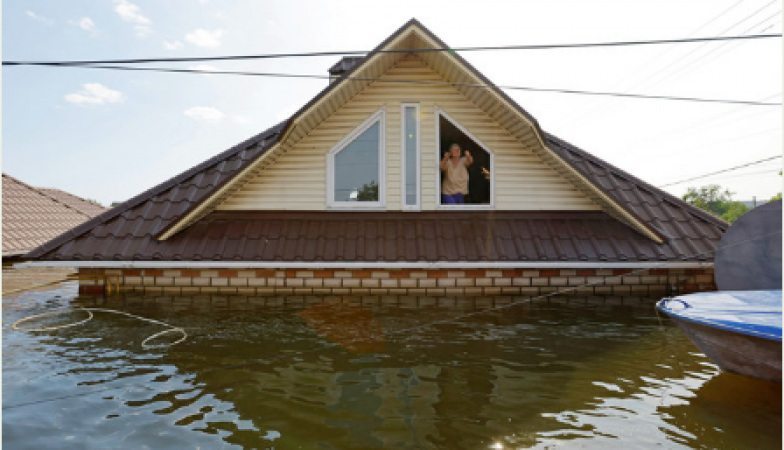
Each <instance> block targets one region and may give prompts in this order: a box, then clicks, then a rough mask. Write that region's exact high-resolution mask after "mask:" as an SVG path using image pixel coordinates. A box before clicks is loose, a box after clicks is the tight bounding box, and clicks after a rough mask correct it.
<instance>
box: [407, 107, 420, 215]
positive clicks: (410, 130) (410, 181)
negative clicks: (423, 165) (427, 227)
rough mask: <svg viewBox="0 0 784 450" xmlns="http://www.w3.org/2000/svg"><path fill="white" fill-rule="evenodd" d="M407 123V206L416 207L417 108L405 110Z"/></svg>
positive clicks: (417, 181)
mask: <svg viewBox="0 0 784 450" xmlns="http://www.w3.org/2000/svg"><path fill="white" fill-rule="evenodd" d="M403 120H404V122H405V139H404V141H405V142H404V145H405V152H406V157H405V160H406V161H405V162H406V167H405V176H406V180H405V183H406V200H405V201H406V205H408V206H416V205H417V204H418V203H419V201H418V198H417V197H418V196H417V191H418V183H419V179H418V176H417V175H418V174H417V160H418V159H419V149H418V148H417V143H418V141H419V140H418V136H417V123H416V120H417V117H416V108H414V107H406V108H405V110H404V118H403Z"/></svg>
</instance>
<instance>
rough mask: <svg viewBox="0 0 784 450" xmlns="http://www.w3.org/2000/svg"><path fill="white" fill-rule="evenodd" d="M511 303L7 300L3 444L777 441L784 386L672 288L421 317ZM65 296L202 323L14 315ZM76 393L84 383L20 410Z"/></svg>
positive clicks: (65, 292) (763, 444)
mask: <svg viewBox="0 0 784 450" xmlns="http://www.w3.org/2000/svg"><path fill="white" fill-rule="evenodd" d="M55 295H60V298H59V299H58V298H55V297H54V296H55ZM509 301H510V299H508V298H494V299H478V300H476V301H474V300H465V299H464V300H455V299H421V298H420V299H409V298H394V299H393V298H384V299H381V298H364V299H362V298H352V299H321V298H303V297H293V298H288V299H279V298H267V299H265V298H252V297H227V296H220V297H219V296H212V297H208V296H193V297H184V296H178V297H145V296H125V297H122V298H119V299H114V300H103V299H89V298H78V297H76V296H75V294H74V292H73V289H72V288H70V287H67V288H65V289H61V290H59V291H53V292H49V293H40V292H39V293H25V294H23V295H19V296H16V297H12V298H6V299H4V325H5V328H4V339H3V350H4V357H3V369H4V370H3V394H4V400H3V401H4V408H6V409H5V410H4V411H3V441H4V444H6V445H8V446H9V447H11V448H51V447H59V448H63V447H64V448H68V446H72V447H73V448H129V447H141V446H145V445H146V446H149V447H150V448H196V447H201V448H222V446H225V447H227V448H228V447H238V448H242V447H245V448H273V447H274V448H299V447H302V448H313V447H318V448H449V449H461V448H465V449H473V448H484V449H486V448H491V446H495V447H498V448H519V447H548V446H552V445H564V444H567V445H569V444H571V445H580V446H585V447H594V446H596V447H598V446H603V447H608V446H609V447H617V448H629V447H646V446H652V445H660V446H664V447H667V448H674V447H678V446H683V447H700V446H704V447H736V448H742V447H743V446H744V444H746V443H749V442H754V443H755V445H754V447H755V448H780V446H781V438H780V433H781V395H780V394H781V386H780V385H770V384H758V383H757V384H754V383H748V382H745V381H746V379H745V378H744V379H742V380H737V378H740V377H736V376H734V375H725V374H721V375H717V374H718V370H717V369H716V368H715V366H713V365H712V364H710V363H709V362H708V361H707V360H706V359H705V358H704V357H703V356H702V355H700V354H699V353H697V350H696V348H694V347H693V345H692V344H691V343H690V342H689V341H688V340H687V339H686V338H685V337H684V336H683V335H682V333H681V332H680V331H679V330H678V329H677V328H675V327H672V326H671V325H670V324H669V323H667V322H665V323H664V330H663V331H662V329H661V328H660V326H659V323H658V321H657V320H656V316H655V313H654V312H653V302H654V301H655V299H618V298H575V297H572V298H557V299H551V300H550V301H549V302H541V303H535V304H527V305H523V306H515V307H512V308H506V309H500V310H497V311H492V312H486V313H484V314H481V315H474V316H471V317H469V318H464V319H462V320H459V321H457V322H454V323H444V324H439V325H435V326H432V327H420V328H418V326H419V325H421V324H424V323H429V322H434V321H443V320H444V319H448V318H450V317H458V316H461V315H464V314H466V313H469V312H474V311H479V310H482V309H484V308H488V307H493V306H495V307H497V306H503V305H505V304H508V303H509ZM62 304H66V305H71V306H73V305H82V306H95V307H103V308H115V309H119V310H123V311H127V312H130V313H133V314H138V315H142V316H145V317H150V318H154V319H157V320H162V321H164V322H168V323H171V324H173V325H175V326H181V327H184V328H186V329H187V331H188V333H189V335H190V339H189V340H188V341H186V342H185V343H183V344H180V345H178V346H176V347H172V348H170V349H168V350H142V349H141V347H140V345H139V344H140V341H141V340H142V339H143V338H144V337H145V336H148V335H149V334H152V333H154V332H156V331H159V329H157V328H156V327H155V326H153V325H151V324H144V323H140V322H138V321H135V320H133V319H130V318H124V317H122V316H116V315H110V314H104V315H100V314H96V318H95V319H94V320H93V321H92V322H90V323H88V324H86V325H85V326H83V327H79V328H70V329H64V330H59V331H58V332H53V333H22V332H16V331H12V330H10V324H11V323H13V322H14V321H15V320H18V319H20V318H22V317H24V316H27V315H29V314H35V313H38V312H43V311H46V310H49V309H51V308H54V307H57V306H58V305H62ZM401 330H409V331H401ZM359 339H362V341H360V340H359ZM728 377H729V378H728ZM85 393H86V394H88V395H81V394H85ZM774 394H775V395H774ZM68 395H79V396H78V397H68V398H64V399H62V400H58V401H53V402H46V403H41V404H34V405H28V406H24V407H18V408H14V407H12V406H14V405H20V404H25V403H29V402H33V401H36V400H38V399H48V398H55V397H65V396H68ZM9 407H11V408H9Z"/></svg>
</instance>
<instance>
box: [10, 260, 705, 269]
mask: <svg viewBox="0 0 784 450" xmlns="http://www.w3.org/2000/svg"><path fill="white" fill-rule="evenodd" d="M15 267H19V268H27V267H73V268H78V269H80V268H96V269H100V268H105V269H471V268H481V269H496V268H497V269H527V268H531V269H656V268H668V269H697V268H706V267H707V268H709V267H713V262H708V261H642V262H641V261H634V262H622V261H617V262H590V261H415V262H383V261H35V262H26V263H21V264H16V265H15Z"/></svg>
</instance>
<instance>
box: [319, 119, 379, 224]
mask: <svg viewBox="0 0 784 450" xmlns="http://www.w3.org/2000/svg"><path fill="white" fill-rule="evenodd" d="M376 123H378V124H379V127H378V128H379V130H378V141H379V142H378V172H379V173H378V201H375V202H351V201H348V202H346V201H337V200H335V155H337V154H338V153H340V151H341V150H343V149H344V148H346V147H347V146H348V145H349V144H351V143H352V142H354V140H355V139H356V138H357V137H359V136H360V135H361V134H362V133H364V132H365V131H367V130H368V129H369V128H370V127H372V126H373V125H375V124H376ZM385 147H386V108H384V107H382V108H381V109H379V110H378V111H376V112H375V113H373V114H372V115H371V116H370V117H368V118H367V119H365V120H364V121H363V122H362V123H361V124H359V126H357V127H356V128H354V129H353V130H352V131H351V132H350V133H349V134H347V135H346V137H344V138H343V139H341V140H340V142H338V143H337V144H336V145H335V146H334V147H332V148H331V149H330V150H329V152H327V208H329V209H348V210H366V209H374V210H378V209H384V208H385V207H386V148H385Z"/></svg>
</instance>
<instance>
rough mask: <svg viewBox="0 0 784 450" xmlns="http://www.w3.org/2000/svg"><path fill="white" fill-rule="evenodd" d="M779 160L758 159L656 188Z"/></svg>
mask: <svg viewBox="0 0 784 450" xmlns="http://www.w3.org/2000/svg"><path fill="white" fill-rule="evenodd" d="M779 158H781V155H776V156H771V157H769V158H765V159H760V160H758V161H753V162H750V163H747V164H742V165H740V166H734V167H730V168H727V169H723V170H719V171H716V172H711V173H706V174H705V175H699V176H696V177H692V178H687V179H685V180H681V181H675V182H672V183H667V184H662V185H660V186H657V187H659V188H663V187H667V186H673V185H675V184H681V183H686V182H688V181H694V180H699V179H700V178H707V177H710V176H713V175H718V174H720V173H725V172H730V171H733V170H738V169H742V168H744V167H749V166H754V165H756V164H762V163H764V162H768V161H773V160H774V159H779Z"/></svg>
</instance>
